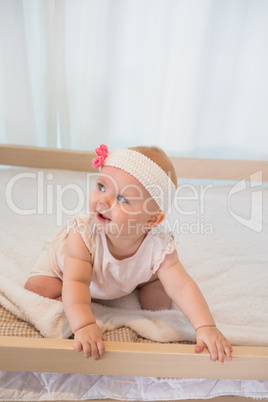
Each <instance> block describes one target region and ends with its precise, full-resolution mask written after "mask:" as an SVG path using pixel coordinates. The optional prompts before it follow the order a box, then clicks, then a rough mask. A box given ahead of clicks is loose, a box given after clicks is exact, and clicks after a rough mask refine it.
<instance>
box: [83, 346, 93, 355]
mask: <svg viewBox="0 0 268 402" xmlns="http://www.w3.org/2000/svg"><path fill="white" fill-rule="evenodd" d="M91 353H92V352H91V347H90V344H89V343H87V342H84V343H83V354H84V357H85V358H88V357H89V356H90V355H91Z"/></svg>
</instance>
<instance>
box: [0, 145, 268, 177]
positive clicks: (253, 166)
mask: <svg viewBox="0 0 268 402" xmlns="http://www.w3.org/2000/svg"><path fill="white" fill-rule="evenodd" d="M95 157H96V155H95V153H94V152H89V151H74V150H66V149H56V148H42V147H30V146H22V145H0V164H2V165H12V166H26V167H35V168H47V169H68V170H76V171H86V172H93V171H96V170H95V169H93V168H92V166H91V161H92V159H93V158H95ZM171 160H172V162H173V164H174V166H175V169H176V173H177V175H178V177H181V178H194V179H212V180H236V181H238V180H243V179H245V180H249V179H250V176H251V175H252V174H254V173H256V172H261V175H259V176H258V175H257V176H255V178H254V180H255V181H259V180H262V181H268V161H243V160H231V159H230V160H224V159H198V158H180V157H172V158H171Z"/></svg>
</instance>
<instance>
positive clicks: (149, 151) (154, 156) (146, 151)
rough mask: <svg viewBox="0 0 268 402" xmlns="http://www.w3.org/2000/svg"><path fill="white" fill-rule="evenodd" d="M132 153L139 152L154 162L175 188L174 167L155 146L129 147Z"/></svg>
mask: <svg viewBox="0 0 268 402" xmlns="http://www.w3.org/2000/svg"><path fill="white" fill-rule="evenodd" d="M128 149H132V150H133V151H137V152H140V153H141V154H143V155H145V156H147V158H149V159H151V160H152V161H153V162H155V163H156V164H157V165H158V166H159V167H160V168H161V169H162V170H164V172H165V173H166V174H167V175H168V176H169V177H170V179H171V180H172V182H173V183H174V185H175V187H176V188H177V175H176V172H175V169H174V166H173V164H172V162H171V160H170V158H169V157H168V156H167V154H166V153H165V152H164V151H163V150H162V149H161V148H159V147H156V146H142V145H141V146H137V147H130V148H128Z"/></svg>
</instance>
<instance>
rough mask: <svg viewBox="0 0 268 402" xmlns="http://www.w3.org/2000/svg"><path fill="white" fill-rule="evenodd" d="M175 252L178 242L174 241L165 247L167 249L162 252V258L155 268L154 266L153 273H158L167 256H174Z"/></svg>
mask: <svg viewBox="0 0 268 402" xmlns="http://www.w3.org/2000/svg"><path fill="white" fill-rule="evenodd" d="M174 250H176V241H175V240H174V239H173V240H171V241H170V242H169V243H168V244H167V245H166V246H165V248H164V249H163V250H162V252H161V254H160V256H159V257H158V260H157V261H156V263H155V264H154V266H153V273H154V274H155V273H156V271H157V270H158V268H159V266H160V265H161V264H162V262H163V261H164V259H165V258H166V255H168V254H172V253H173V251H174Z"/></svg>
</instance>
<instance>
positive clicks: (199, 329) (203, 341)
mask: <svg viewBox="0 0 268 402" xmlns="http://www.w3.org/2000/svg"><path fill="white" fill-rule="evenodd" d="M157 274H158V277H159V279H160V281H161V282H162V284H163V286H164V288H165V290H166V292H167V294H168V295H169V297H170V298H171V299H172V300H173V301H174V302H175V304H176V305H177V307H178V308H179V309H180V310H181V311H182V313H183V314H184V315H185V316H186V317H187V318H188V319H189V321H190V322H191V324H192V326H193V327H194V329H195V330H196V340H197V345H196V348H195V351H196V352H201V351H202V350H203V349H204V347H205V346H206V347H207V348H208V350H209V352H210V356H211V360H213V361H215V360H217V359H218V360H219V362H220V363H223V361H224V354H225V355H226V356H227V358H228V359H229V360H231V351H232V348H231V345H230V344H229V342H228V340H227V339H226V338H225V337H224V336H223V334H222V333H221V332H220V331H219V330H218V329H217V328H216V325H215V321H214V319H213V317H212V314H211V312H210V310H209V308H208V305H207V303H206V301H205V299H204V297H203V295H202V293H201V291H200V289H199V287H198V286H197V284H196V283H195V282H194V280H193V279H192V278H191V277H190V275H188V274H187V272H186V271H185V269H184V268H183V266H182V264H181V263H180V261H179V259H178V255H177V252H176V251H175V252H174V253H172V254H169V255H167V256H166V259H165V261H164V262H163V263H162V264H161V266H160V268H159V270H158V271H157Z"/></svg>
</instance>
